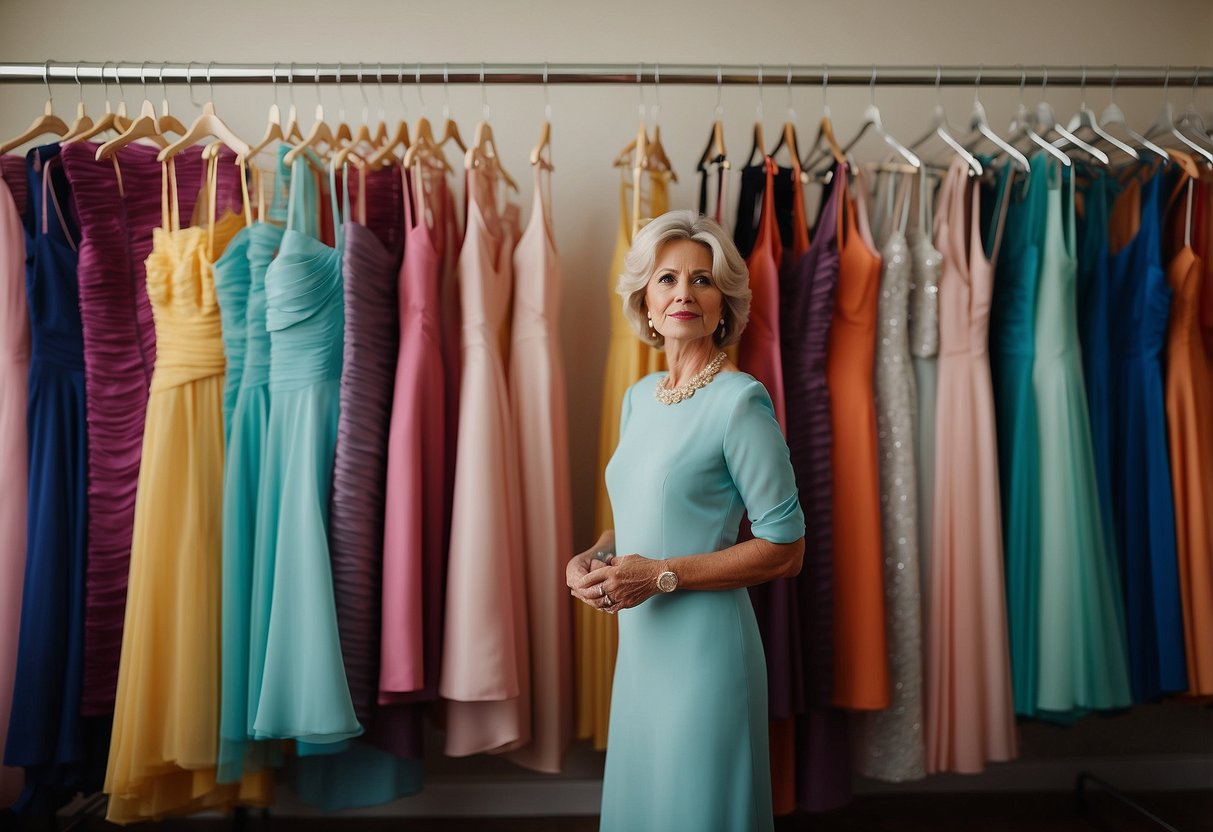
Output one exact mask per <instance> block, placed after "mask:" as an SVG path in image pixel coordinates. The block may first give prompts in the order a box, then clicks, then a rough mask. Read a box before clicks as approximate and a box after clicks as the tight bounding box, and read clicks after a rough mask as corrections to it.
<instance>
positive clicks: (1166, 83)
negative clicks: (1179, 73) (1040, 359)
mask: <svg viewBox="0 0 1213 832" xmlns="http://www.w3.org/2000/svg"><path fill="white" fill-rule="evenodd" d="M1162 97H1163V100H1164V101H1166V103H1168V104H1170V103H1171V65H1170V64H1167V71H1166V73H1165V74H1164V75H1163V77H1162Z"/></svg>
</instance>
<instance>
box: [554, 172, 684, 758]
mask: <svg viewBox="0 0 1213 832" xmlns="http://www.w3.org/2000/svg"><path fill="white" fill-rule="evenodd" d="M646 183H647V185H648V193H647V195H644V196H647V200H643V199H642V202H641V205H642V210H644V207H645V206H646V205H647V214H648V216H647V217H639V218H638V220H640V221H641V223H642V224H643V221H644V220H646V219H651V218H653V217H659V216H661V215H662V214H664V213H665V212H666V211H668V210H669V207H670V200H669V173H668V172H666V171H652V172H650V173H649V174H648V176H647V177H646ZM632 187H633V186H632V185H631V184H630V183H629V182H626V181H625V182H622V183H620V188H619V229H618V233H617V234H616V236H615V249H614V253H613V254H612V255H611V270H610V273H609V276H608V279H607V298H608V308H609V309H610V310H611V312H610V318H611V336H610V337H611V340H610V343H609V344H608V346H607V360H606V369H605V370H604V372H603V379H602V408H601V410H600V417H599V423H598V468H597V471H596V473H595V480H594V482H595V484H596V485H595V491H594V528H595V529H596V530H599V531H602V530H605V529H612V528H614V521H613V520H612V517H611V500H610V497H609V496H608V495H607V491H606V481H605V480H604V479H603V472H604V471H605V470H606V465H607V462H608V461H609V460H610V458H611V455H612V454H613V453H615V446H616V445H618V444H619V414H620V408H621V407H622V405H623V396H624V394H625V393H626V392H627V389H628V388H629V387H630V386H632V384H634V383H635V382H637V381H639V380H640V379H641V378H643V377H644V376H646V375H648V374H649V373H651V372H655V371H657V370H664V369H665V368H666V364H665V355H664V354H662V353H661V352H660V351H659V350H656V349H654V348H653V347H651V346H649V345H648V344H646V343H644V342H643V341H641V340H640V339H639V338H637V337H636V333H635V332H633V331H632V328H631V327H630V326H629V325H628V322H627V319H626V318H624V317H623V305H622V303H623V301H622V299H621V298H620V297H619V295H617V294H616V293H615V287H616V285H617V284H618V282H619V275H621V274H622V273H623V258H624V256H625V255H626V254H627V253H628V249H629V248H631V247H632V217H631V213H630V211H629V208H628V202H629V200H630V198H631V190H632ZM618 645H619V630H618V622H617V621H616V620H615V617H614V616H610V615H601V614H600V613H598V612H597V611H596V610H592V609H590V608H589V607H587V606H586V605H585V604H576V605H574V608H573V663H574V665H573V678H574V689H575V690H576V692H577V738H578V739H583V740H589V741H590V742H591V744H592V745H593V746H594V748H596V749H598V750H599V751H601V750H602V749H604V748H606V741H607V727H608V724H609V722H610V715H611V682H612V680H613V679H614V678H615V651H616V650H617V649H618Z"/></svg>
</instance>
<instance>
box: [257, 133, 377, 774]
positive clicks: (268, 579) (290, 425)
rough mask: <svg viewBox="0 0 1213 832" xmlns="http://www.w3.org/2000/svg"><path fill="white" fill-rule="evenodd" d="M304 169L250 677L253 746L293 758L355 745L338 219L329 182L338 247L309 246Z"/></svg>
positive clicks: (287, 238) (293, 190)
mask: <svg viewBox="0 0 1213 832" xmlns="http://www.w3.org/2000/svg"><path fill="white" fill-rule="evenodd" d="M307 165H308V163H307V160H305V159H303V158H302V157H301V158H298V159H296V160H295V162H294V167H293V168H292V170H291V184H290V198H289V208H288V216H287V223H286V231H285V232H284V233H283V236H282V244H281V246H280V247H279V251H278V257H277V258H276V259H275V260H274V262H273V263H271V264H270V267H269V269H268V271H267V273H266V276H265V295H266V312H265V323H266V329H267V330H269V334H270V368H269V395H270V403H271V406H270V414H269V422H268V426H267V429H266V436H265V450H264V453H265V456H264V459H263V463H262V464H263V468H262V471H261V481H260V485H259V488H258V502H257V518H256V520H257V529H256V543H255V548H254V574H253V581H254V592H253V598H252V610H251V611H252V616H253V617H252V622H251V633H250V645H251V650H252V655H251V656H250V677H249V728H250V734H251V735H252V736H253V737H255V738H257V739H295V740H297V741H298V742H297V745H296V749H297V751H298V753H299V754H301V755H307V754H318V753H319V754H323V753H334V752H337V751H341V750H344V748H345V747H346V743H345V740H348V739H350V738H351V737H355V736H358V735H359V734H361V733H362V726H361V725H359V723H358V720H357V718H356V717H355V715H354V707H353V703H352V701H351V698H350V691H349V686H348V684H347V683H346V678H345V664H344V662H343V661H342V656H341V644H340V639H339V637H338V631H337V608H336V602H335V600H334V596H333V575H332V567H331V565H330V563H329V551H328V514H329V496H330V490H331V483H332V474H333V456H334V452H335V448H336V443H337V415H338V407H339V401H340V384H341V358H342V346H343V335H344V324H345V309H344V300H343V291H342V280H341V257H342V227H341V216H342V214H341V213H340V212H339V211H338V208H337V204H336V190H337V189H336V187H335V182H334V179H335V177H334V175H333V173H332V171H330V174H329V180H330V188H331V193H330V197H331V199H332V203H333V204H332V216H333V221H334V226H335V228H334V234H333V237H334V240H335V241H336V246H335V247H330V246H327V245H325V244H324V243H323V242H321V240H320V239H318V237H317V236H316V234H315V225H316V223H315V217H316V214H317V212H316V199H317V196H318V195H317V194H316V189H315V187H314V185H313V179H312V176H311V174H310V172H309V171H308V168H307ZM347 202H348V200H347ZM267 613H268V614H267Z"/></svg>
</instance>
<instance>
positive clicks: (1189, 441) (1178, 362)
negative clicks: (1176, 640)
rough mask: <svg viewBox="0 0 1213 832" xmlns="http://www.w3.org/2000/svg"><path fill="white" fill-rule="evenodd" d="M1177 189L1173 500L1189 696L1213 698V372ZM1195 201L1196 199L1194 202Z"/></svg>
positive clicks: (1186, 215) (1170, 274)
mask: <svg viewBox="0 0 1213 832" xmlns="http://www.w3.org/2000/svg"><path fill="white" fill-rule="evenodd" d="M1190 184H1191V183H1188V182H1186V181H1184V182H1181V183H1179V189H1177V191H1176V192H1175V197H1177V199H1175V200H1173V201H1174V205H1173V207H1172V209H1171V212H1170V214H1171V216H1170V225H1171V228H1170V229H1169V230H1170V232H1171V234H1170V236H1171V239H1172V241H1173V243H1172V246H1171V249H1172V251H1173V252H1174V253H1173V254H1172V255H1171V256H1170V257H1169V259H1168V261H1167V283H1168V285H1170V287H1171V293H1172V294H1171V318H1170V322H1169V324H1168V327H1167V361H1166V372H1167V375H1166V405H1167V444H1168V445H1169V448H1170V455H1171V485H1172V488H1173V490H1174V495H1175V532H1176V536H1175V540H1176V549H1177V554H1178V557H1179V587H1180V597H1181V599H1182V603H1183V622H1184V649H1185V652H1186V659H1187V667H1188V692H1189V693H1191V694H1195V695H1204V696H1207V695H1213V371H1211V368H1210V362H1209V357H1208V355H1207V354H1206V352H1205V348H1204V344H1203V343H1202V340H1201V326H1200V314H1199V309H1200V303H1201V284H1202V278H1203V277H1205V276H1206V275H1205V273H1204V264H1203V263H1202V260H1201V257H1200V256H1198V254H1197V252H1196V251H1195V250H1194V248H1193V246H1192V244H1191V239H1190V235H1189V229H1190V227H1191V219H1192V214H1191V208H1190V207H1189V205H1190V204H1189V203H1188V202H1187V199H1186V194H1185V191H1186V189H1187V187H1189V185H1190ZM1192 196H1193V200H1195V193H1193V194H1192Z"/></svg>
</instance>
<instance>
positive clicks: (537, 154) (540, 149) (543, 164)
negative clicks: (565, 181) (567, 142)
mask: <svg viewBox="0 0 1213 832" xmlns="http://www.w3.org/2000/svg"><path fill="white" fill-rule="evenodd" d="M551 147H552V124H551V122H549V121H547V120H546V119H545V120H544V122H543V124H541V125H540V126H539V141H538V142H536V144H535V147H534V148H532V150H531V164H532V165H539V167H540V168H541V169H542V170H547V171H552V170H555V168H554V167H552V163H551V161H550V160H549V158H547V157H545V156H544V151H545V150H549V151H550V149H551Z"/></svg>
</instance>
